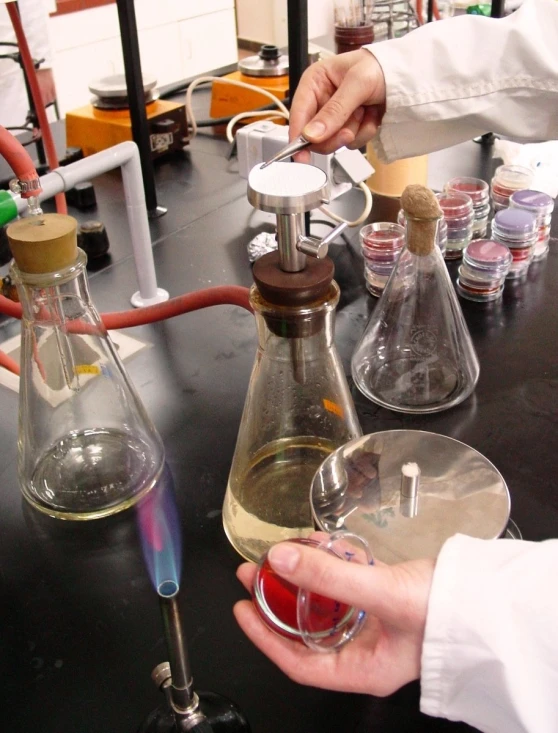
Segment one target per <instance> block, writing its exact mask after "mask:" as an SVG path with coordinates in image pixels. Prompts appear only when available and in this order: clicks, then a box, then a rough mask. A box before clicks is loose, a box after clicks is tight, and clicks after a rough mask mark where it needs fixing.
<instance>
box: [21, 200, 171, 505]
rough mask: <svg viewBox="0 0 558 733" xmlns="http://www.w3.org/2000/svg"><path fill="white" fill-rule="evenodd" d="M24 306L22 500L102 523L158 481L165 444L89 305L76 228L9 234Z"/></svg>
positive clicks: (50, 222)
mask: <svg viewBox="0 0 558 733" xmlns="http://www.w3.org/2000/svg"><path fill="white" fill-rule="evenodd" d="M7 234H8V239H9V241H10V247H11V249H12V254H13V255H14V259H15V263H14V264H12V270H11V274H12V277H13V279H14V281H15V283H16V285H17V290H18V294H19V299H20V301H21V304H22V307H23V318H22V323H21V339H22V343H21V379H20V398H19V435H18V473H19V480H20V485H21V490H22V492H23V495H24V497H25V498H26V499H27V500H28V501H29V502H30V503H31V504H32V505H33V506H34V507H36V508H37V509H40V510H41V511H43V512H45V513H46V514H49V515H51V516H55V517H60V518H62V519H95V518H97V517H102V516H106V515H108V514H113V513H115V512H117V511H120V510H122V509H125V508H127V507H128V506H130V505H132V504H134V503H135V502H136V501H138V499H140V498H141V497H142V496H144V495H145V494H146V493H147V492H148V491H149V490H150V489H151V488H152V487H153V486H154V485H155V483H156V481H157V479H158V477H159V475H160V473H161V470H162V468H163V463H164V450H163V445H162V441H161V438H160V437H159V435H158V433H157V431H156V430H155V427H154V426H153V424H152V422H151V420H150V419H149V417H148V415H147V413H146V411H145V408H144V407H143V405H142V403H141V401H140V399H139V397H138V395H137V394H136V391H135V389H134V387H133V385H132V383H131V382H130V380H129V378H128V375H127V374H126V371H125V369H124V366H123V364H122V362H121V361H120V358H119V357H118V354H117V353H116V350H115V348H114V346H113V344H112V341H111V340H110V337H109V336H108V334H107V331H106V329H105V327H104V325H103V323H102V321H101V319H100V317H99V314H98V313H97V311H96V310H95V307H94V306H93V304H92V303H91V300H90V297H89V290H88V285H87V278H86V270H85V265H86V257H85V254H84V252H82V250H80V249H78V248H77V239H76V234H77V222H76V221H75V219H73V218H72V217H70V216H63V215H59V214H45V215H39V216H34V217H29V218H26V219H21V220H20V221H17V222H15V223H14V224H12V225H10V227H8V232H7Z"/></svg>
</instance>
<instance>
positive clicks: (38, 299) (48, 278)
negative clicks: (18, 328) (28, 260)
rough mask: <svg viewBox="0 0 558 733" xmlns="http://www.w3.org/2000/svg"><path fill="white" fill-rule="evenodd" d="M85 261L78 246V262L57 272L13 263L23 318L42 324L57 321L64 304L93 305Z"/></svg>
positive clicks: (14, 278) (82, 306) (66, 305)
mask: <svg viewBox="0 0 558 733" xmlns="http://www.w3.org/2000/svg"><path fill="white" fill-rule="evenodd" d="M86 264H87V257H86V255H85V252H83V250H81V249H78V256H77V258H76V260H75V262H73V263H72V264H71V265H69V266H68V267H66V268H64V269H62V270H58V271H56V272H47V273H38V274H36V273H29V272H22V271H21V270H20V269H19V268H18V267H17V265H16V264H15V263H12V266H11V274H12V277H13V280H14V282H15V284H16V286H17V289H18V295H19V299H20V301H21V306H22V309H23V318H24V320H26V321H28V322H29V321H35V322H41V323H43V324H46V323H48V322H52V321H57V320H58V319H59V317H60V309H61V308H62V309H63V310H65V309H66V308H67V307H72V308H73V307H75V305H76V303H80V304H81V309H83V308H88V309H89V308H93V305H92V303H91V297H90V295H89V286H88V281H87V273H86Z"/></svg>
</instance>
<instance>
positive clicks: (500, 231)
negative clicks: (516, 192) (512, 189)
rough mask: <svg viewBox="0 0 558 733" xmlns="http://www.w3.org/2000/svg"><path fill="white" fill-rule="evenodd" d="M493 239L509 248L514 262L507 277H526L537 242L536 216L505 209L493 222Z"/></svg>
mask: <svg viewBox="0 0 558 733" xmlns="http://www.w3.org/2000/svg"><path fill="white" fill-rule="evenodd" d="M492 239H494V240H495V241H496V242H501V243H502V244H505V245H506V247H509V250H510V252H511V255H512V258H513V261H512V264H511V266H510V269H509V270H508V274H507V275H506V278H507V279H510V280H511V279H514V278H519V277H523V276H524V275H526V273H527V270H528V269H529V265H530V264H531V260H532V259H533V248H534V246H535V242H536V241H537V220H536V218H535V215H534V214H531V213H530V212H529V211H522V210H521V209H503V210H502V211H498V212H496V214H495V216H494V219H493V220H492Z"/></svg>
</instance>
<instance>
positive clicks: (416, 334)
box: [351, 184, 479, 413]
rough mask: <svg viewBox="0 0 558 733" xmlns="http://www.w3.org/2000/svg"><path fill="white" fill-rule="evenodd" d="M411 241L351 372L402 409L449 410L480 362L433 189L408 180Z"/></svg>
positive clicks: (365, 389) (379, 398) (373, 395)
mask: <svg viewBox="0 0 558 733" xmlns="http://www.w3.org/2000/svg"><path fill="white" fill-rule="evenodd" d="M401 203H402V206H403V208H404V209H405V215H406V218H407V236H406V245H405V247H404V248H403V250H402V252H401V255H400V257H399V259H398V261H397V264H396V266H395V268H394V270H393V272H392V274H391V277H390V279H389V281H388V283H387V285H386V287H385V290H384V292H383V294H382V296H381V298H380V300H379V302H378V304H377V306H376V308H375V309H374V312H373V313H372V315H371V317H370V320H369V321H368V324H367V326H366V329H365V331H364V334H363V336H362V338H361V339H360V341H359V343H358V344H357V347H356V349H355V352H354V354H353V358H352V363H351V369H352V375H353V379H354V381H355V383H356V385H357V387H358V388H359V389H360V391H361V392H362V393H363V394H364V395H366V397H368V398H369V399H370V400H372V402H375V403H376V404H378V405H381V406H382V407H387V408H388V409H391V410H396V411H398V412H408V413H418V412H420V413H426V412H438V411H441V410H446V409H448V408H449V407H453V406H454V405H457V404H458V403H460V402H462V401H463V400H464V399H465V398H466V397H468V396H469V395H470V394H471V392H472V391H473V389H474V387H475V384H476V383H477V379H478V376H479V363H478V359H477V355H476V353H475V349H474V347H473V343H472V341H471V336H470V334H469V330H468V328H467V324H466V323H465V319H464V317H463V313H462V311H461V307H460V305H459V302H458V300H457V296H456V294H455V292H454V289H453V285H452V283H451V280H450V277H449V274H448V271H447V269H446V265H445V263H444V260H443V257H442V255H441V254H440V250H439V248H438V247H436V233H437V224H438V218H439V217H440V216H441V212H440V209H439V206H438V202H437V201H436V198H435V196H434V194H433V193H432V192H431V191H429V189H427V188H425V187H424V186H420V185H418V184H417V185H412V186H408V187H407V188H406V189H405V191H404V192H403V196H402V197H401Z"/></svg>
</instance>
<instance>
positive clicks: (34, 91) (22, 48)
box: [2, 3, 68, 214]
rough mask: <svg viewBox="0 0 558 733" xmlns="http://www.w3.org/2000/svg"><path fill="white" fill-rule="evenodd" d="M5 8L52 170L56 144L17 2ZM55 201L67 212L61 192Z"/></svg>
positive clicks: (25, 195)
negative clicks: (10, 22)
mask: <svg viewBox="0 0 558 733" xmlns="http://www.w3.org/2000/svg"><path fill="white" fill-rule="evenodd" d="M6 8H7V9H8V14H9V16H10V20H11V21H12V25H13V27H14V32H15V35H16V40H17V44H18V46H19V53H20V54H21V60H22V62H23V68H24V71H25V74H26V76H27V81H28V82H29V87H30V89H31V96H32V97H33V104H34V106H35V110H36V112H37V117H38V119H39V127H40V128H41V134H42V137H43V141H44V144H45V153H46V157H47V161H48V165H49V168H50V169H51V170H54V168H58V165H59V163H58V156H57V154H56V146H55V145H54V140H53V138H52V132H51V129H50V124H49V122H48V118H47V113H46V110H45V106H44V104H43V98H42V96H41V90H40V88H39V82H38V81H37V74H36V72H35V64H34V63H33V58H32V56H31V52H30V50H29V45H28V43H27V39H26V37H25V33H24V31H23V26H22V24H21V18H20V17H19V11H18V9H17V3H8V4H7V5H6ZM8 134H9V133H8ZM2 152H3V151H2ZM8 162H9V161H8ZM10 165H11V163H10ZM12 167H13V166H12ZM14 171H15V172H16V175H18V173H17V171H16V169H15V168H14ZM33 171H34V173H35V178H38V175H37V172H36V171H35V169H34V167H33ZM19 178H20V180H22V181H24V180H26V179H25V178H21V176H19ZM32 195H36V194H34V193H33V192H31V193H28V194H22V197H23V198H28V196H32ZM55 201H56V210H57V211H58V213H59V214H67V213H68V207H67V206H66V197H65V196H64V194H63V193H59V194H57V195H56V196H55Z"/></svg>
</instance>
